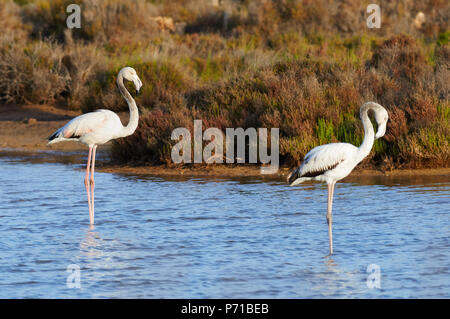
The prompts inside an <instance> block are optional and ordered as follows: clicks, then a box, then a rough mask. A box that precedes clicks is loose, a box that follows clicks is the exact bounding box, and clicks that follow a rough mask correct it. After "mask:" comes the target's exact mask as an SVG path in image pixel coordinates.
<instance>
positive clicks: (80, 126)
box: [47, 67, 142, 225]
mask: <svg viewBox="0 0 450 319" xmlns="http://www.w3.org/2000/svg"><path fill="white" fill-rule="evenodd" d="M124 79H125V80H128V81H131V82H133V83H134V86H135V87H136V94H138V93H139V90H140V89H141V87H142V82H141V80H140V79H139V77H138V75H137V74H136V71H135V70H134V69H133V68H130V67H124V68H123V69H121V70H120V71H119V74H118V75H117V81H116V82H117V86H118V88H119V91H120V93H121V94H122V96H123V97H124V99H125V100H126V101H127V103H128V107H129V109H130V120H129V122H128V125H127V126H123V125H122V122H121V121H120V118H119V116H118V115H117V114H116V113H114V112H112V111H109V110H97V111H95V112H90V113H86V114H83V115H80V116H77V117H75V118H74V119H72V120H70V121H69V122H68V123H67V124H66V125H64V126H63V127H61V128H59V129H58V130H57V131H56V132H55V133H53V134H52V135H51V136H50V137H49V138H48V140H49V142H48V144H47V145H50V144H53V143H58V142H65V141H78V142H81V143H83V144H86V145H87V146H89V154H88V160H87V166H86V176H85V178H84V184H85V186H86V192H87V196H88V205H89V219H90V223H91V225H93V224H94V187H95V182H94V168H95V152H96V149H97V146H98V145H101V144H104V143H106V142H108V141H110V140H112V139H116V138H120V137H125V136H129V135H131V134H133V133H134V131H135V130H136V128H137V125H138V121H139V112H138V108H137V106H136V102H135V101H134V99H133V97H132V96H131V94H130V93H129V92H128V91H127V89H126V88H125V85H124V84H123V80H124Z"/></svg>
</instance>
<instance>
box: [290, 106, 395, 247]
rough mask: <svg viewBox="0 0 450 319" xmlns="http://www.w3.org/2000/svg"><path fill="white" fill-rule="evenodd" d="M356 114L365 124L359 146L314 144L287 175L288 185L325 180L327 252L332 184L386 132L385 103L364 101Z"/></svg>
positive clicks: (386, 114) (343, 175)
mask: <svg viewBox="0 0 450 319" xmlns="http://www.w3.org/2000/svg"><path fill="white" fill-rule="evenodd" d="M369 110H372V111H373V112H374V115H375V121H376V122H377V125H378V129H377V133H376V134H374V130H373V126H372V123H371V122H370V119H369V115H368V112H369ZM359 116H360V118H361V121H362V123H363V126H364V140H363V142H362V144H361V146H360V147H356V146H354V145H352V144H348V143H331V144H325V145H320V146H317V147H314V148H313V149H312V150H311V151H309V152H308V153H307V154H306V155H305V158H304V160H303V163H302V165H300V167H298V168H297V169H296V170H294V171H293V172H292V173H291V174H290V175H289V176H288V182H289V184H291V186H294V185H297V184H300V183H302V182H304V181H310V180H314V181H320V182H325V183H327V184H328V209H327V223H328V236H329V241H330V255H332V254H333V234H332V224H333V218H332V214H331V210H332V205H333V192H334V185H335V184H336V182H337V181H339V180H341V179H343V178H344V177H346V176H347V175H348V174H350V172H351V171H352V170H353V169H354V168H355V166H356V165H358V163H359V162H361V161H362V160H363V159H364V158H365V157H366V156H367V155H369V153H370V150H371V149H372V146H373V143H374V140H375V139H377V138H380V137H382V136H383V135H384V133H385V132H386V123H387V121H388V113H387V111H386V109H385V108H384V107H382V106H381V105H380V104H378V103H375V102H367V103H364V104H363V106H361V109H360V110H359Z"/></svg>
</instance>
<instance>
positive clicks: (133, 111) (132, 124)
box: [117, 74, 139, 137]
mask: <svg viewBox="0 0 450 319" xmlns="http://www.w3.org/2000/svg"><path fill="white" fill-rule="evenodd" d="M117 87H118V88H119V91H120V94H122V96H123V98H124V99H125V100H126V101H127V104H128V108H129V109H130V120H129V121H128V124H127V126H124V127H123V128H122V131H121V133H120V137H126V136H129V135H131V134H133V133H134V131H136V128H137V126H138V122H139V111H138V108H137V105H136V102H135V101H134V99H133V97H132V96H131V94H130V93H129V92H128V90H127V89H126V87H125V85H124V84H123V76H122V74H119V75H118V76H117Z"/></svg>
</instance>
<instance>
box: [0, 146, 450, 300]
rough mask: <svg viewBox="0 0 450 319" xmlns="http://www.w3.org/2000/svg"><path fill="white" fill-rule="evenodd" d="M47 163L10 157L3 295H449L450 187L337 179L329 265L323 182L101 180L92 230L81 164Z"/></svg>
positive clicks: (1, 250) (2, 182) (4, 199)
mask: <svg viewBox="0 0 450 319" xmlns="http://www.w3.org/2000/svg"><path fill="white" fill-rule="evenodd" d="M45 157H46V155H45V154H43V155H41V160H39V158H40V157H39V156H37V160H36V158H35V159H34V160H33V159H31V160H30V159H29V158H27V157H24V156H22V155H20V156H19V155H14V154H7V156H5V155H3V156H0V234H1V239H0V297H1V298H110V297H117V298H142V297H145V298H346V297H348V298H407V297H413V298H423V297H438V298H442V297H444V298H449V297H450V274H449V262H450V251H449V250H450V237H449V235H450V218H449V217H450V200H449V198H450V196H449V195H450V187H449V186H450V183H449V181H448V180H446V179H445V178H397V179H388V178H378V179H368V178H359V179H358V178H356V179H353V180H352V182H346V183H345V182H342V183H338V184H337V188H336V190H335V200H334V206H333V213H334V215H333V217H334V218H333V222H334V228H333V233H334V245H335V255H333V257H332V258H325V255H326V254H327V253H328V233H327V225H326V219H325V214H326V202H327V197H326V196H327V189H326V186H324V185H321V184H305V185H300V186H299V187H295V188H292V187H288V186H287V185H286V184H285V183H284V182H281V181H280V182H278V181H269V182H267V181H261V180H254V179H253V180H252V179H233V180H230V179H228V180H226V179H178V180H176V179H163V178H158V177H145V176H125V175H119V174H110V173H101V172H99V173H96V189H95V191H96V203H95V204H96V225H95V228H94V229H89V225H88V222H89V214H88V208H87V200H86V194H85V189H84V183H83V178H84V171H83V165H82V164H80V162H79V160H75V161H72V160H65V159H64V158H61V159H59V160H58V161H54V162H52V161H46V160H42V158H45ZM73 264H74V265H78V266H79V267H80V282H81V288H79V289H78V288H68V287H67V278H68V276H69V275H70V273H69V272H67V267H68V266H69V265H73ZM370 264H376V265H378V266H379V267H380V284H381V288H372V289H371V288H369V287H368V285H367V277H368V276H369V273H368V272H367V267H368V266H369V265H370ZM372 276H373V275H372Z"/></svg>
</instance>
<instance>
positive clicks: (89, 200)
mask: <svg viewBox="0 0 450 319" xmlns="http://www.w3.org/2000/svg"><path fill="white" fill-rule="evenodd" d="M91 156H92V147H89V154H88V160H87V165H86V176H85V177H84V185H85V186H86V193H87V197H88V205H89V218H90V221H91V224H93V222H94V219H93V217H94V216H93V215H92V207H91V191H90V183H89V170H90V167H91Z"/></svg>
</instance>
